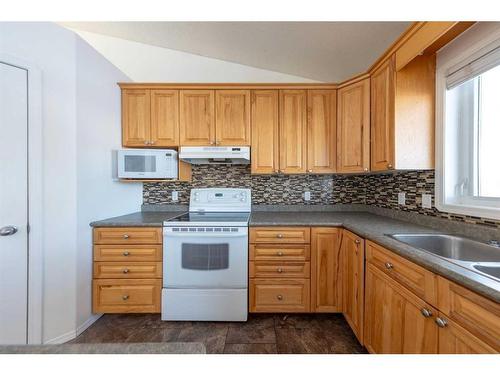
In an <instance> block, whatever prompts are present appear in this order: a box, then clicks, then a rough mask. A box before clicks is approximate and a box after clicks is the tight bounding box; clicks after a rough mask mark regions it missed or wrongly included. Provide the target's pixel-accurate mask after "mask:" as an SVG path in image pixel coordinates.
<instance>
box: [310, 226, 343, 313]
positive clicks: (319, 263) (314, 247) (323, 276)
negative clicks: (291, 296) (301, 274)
mask: <svg viewBox="0 0 500 375" xmlns="http://www.w3.org/2000/svg"><path fill="white" fill-rule="evenodd" d="M340 233H341V229H339V228H312V230H311V239H312V240H311V272H312V277H311V311H316V312H340V311H342V258H341V252H340Z"/></svg>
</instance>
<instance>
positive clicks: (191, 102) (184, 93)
mask: <svg viewBox="0 0 500 375" xmlns="http://www.w3.org/2000/svg"><path fill="white" fill-rule="evenodd" d="M214 96H215V94H214V91H213V90H181V92H180V144H181V146H210V145H215V99H214Z"/></svg>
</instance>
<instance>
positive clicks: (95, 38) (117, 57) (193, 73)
mask: <svg viewBox="0 0 500 375" xmlns="http://www.w3.org/2000/svg"><path fill="white" fill-rule="evenodd" d="M75 32H77V33H78V34H79V35H80V36H81V37H82V38H83V39H85V40H86V41H87V42H88V43H89V44H90V45H92V46H93V47H94V48H95V49H96V50H98V51H99V52H100V53H101V54H102V55H103V56H105V57H106V58H107V59H108V60H109V61H111V62H112V63H113V64H114V65H115V66H116V67H118V68H119V69H120V70H121V71H123V72H124V73H125V74H126V75H127V76H129V77H130V78H131V80H132V81H134V82H317V81H313V80H311V79H308V78H304V77H299V76H294V75H289V74H284V73H279V72H273V71H270V70H265V69H258V68H254V67H250V66H246V65H241V64H236V63H231V62H228V61H223V60H217V59H212V58H209V57H203V56H199V55H194V54H190V53H185V52H180V51H176V50H172V49H167V48H161V47H156V46H152V45H148V44H143V43H138V42H133V41H130V40H125V39H120V38H115V37H110V36H106V35H101V34H95V33H90V32H86V31H80V30H75Z"/></svg>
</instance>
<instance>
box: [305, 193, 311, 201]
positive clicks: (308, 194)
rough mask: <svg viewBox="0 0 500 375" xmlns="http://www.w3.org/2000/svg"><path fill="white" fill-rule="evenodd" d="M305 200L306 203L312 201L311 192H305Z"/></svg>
mask: <svg viewBox="0 0 500 375" xmlns="http://www.w3.org/2000/svg"><path fill="white" fill-rule="evenodd" d="M304 200H305V201H310V200H311V192H310V191H306V192H304Z"/></svg>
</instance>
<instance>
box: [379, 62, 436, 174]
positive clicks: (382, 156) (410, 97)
mask: <svg viewBox="0 0 500 375" xmlns="http://www.w3.org/2000/svg"><path fill="white" fill-rule="evenodd" d="M435 65H436V59H435V55H430V56H419V57H417V58H415V59H413V60H412V61H411V62H409V63H408V64H407V65H406V66H405V67H404V68H402V69H401V70H399V71H397V72H396V69H395V57H394V55H392V56H391V57H389V58H388V59H387V60H385V61H384V62H383V63H382V64H381V65H380V66H379V67H377V68H376V69H375V70H374V71H373V72H372V74H371V170H372V171H383V170H391V169H433V168H434V105H435V104H434V102H435Z"/></svg>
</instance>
